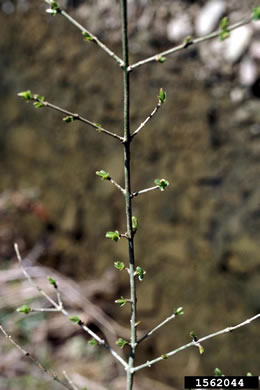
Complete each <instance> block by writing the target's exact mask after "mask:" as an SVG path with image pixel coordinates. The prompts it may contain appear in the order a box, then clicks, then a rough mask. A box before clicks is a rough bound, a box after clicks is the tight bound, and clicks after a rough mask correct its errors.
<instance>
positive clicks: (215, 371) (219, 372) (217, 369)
mask: <svg viewBox="0 0 260 390" xmlns="http://www.w3.org/2000/svg"><path fill="white" fill-rule="evenodd" d="M214 373H215V375H216V376H224V375H223V374H222V372H221V371H220V369H219V368H215V370H214Z"/></svg>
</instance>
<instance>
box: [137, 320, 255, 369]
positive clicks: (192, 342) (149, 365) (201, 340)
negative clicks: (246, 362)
mask: <svg viewBox="0 0 260 390" xmlns="http://www.w3.org/2000/svg"><path fill="white" fill-rule="evenodd" d="M257 318H260V313H259V314H256V315H255V316H254V317H251V318H248V319H247V320H245V321H243V322H241V323H240V324H238V325H235V326H229V327H228V328H225V329H222V330H219V331H218V332H215V333H211V334H210V335H208V336H205V337H202V338H200V339H198V340H196V341H195V340H193V341H191V342H190V343H188V344H185V345H183V346H182V347H180V348H177V349H174V350H173V351H171V352H168V353H166V354H164V355H162V356H160V357H158V358H156V359H153V360H151V361H147V362H146V363H144V364H141V365H140V366H137V367H134V368H132V372H133V373H134V372H136V371H139V370H141V369H142V368H145V367H151V366H152V365H153V364H155V363H158V362H160V361H161V360H164V359H165V358H168V357H170V356H173V355H175V354H176V353H178V352H180V351H183V350H184V349H186V348H189V347H192V346H196V347H197V346H198V344H201V343H202V342H203V341H205V340H208V339H211V338H213V337H216V336H219V335H221V334H224V333H228V332H232V331H233V330H236V329H238V328H241V327H242V326H245V325H248V324H250V323H251V322H253V321H255V320H256V319H257Z"/></svg>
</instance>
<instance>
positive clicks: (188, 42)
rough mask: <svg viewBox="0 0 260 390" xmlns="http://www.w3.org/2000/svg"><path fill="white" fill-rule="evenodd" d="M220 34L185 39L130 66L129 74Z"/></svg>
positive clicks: (247, 19) (244, 22)
mask: <svg viewBox="0 0 260 390" xmlns="http://www.w3.org/2000/svg"><path fill="white" fill-rule="evenodd" d="M252 20H253V15H251V16H250V17H247V18H245V19H243V20H241V21H240V22H238V23H235V24H233V25H231V26H229V27H228V28H227V29H226V31H227V32H229V31H232V30H235V29H237V28H239V27H242V26H244V25H246V24H249V23H250V22H252ZM220 33H221V30H217V31H214V32H213V33H210V34H208V35H205V36H204V37H199V38H194V39H193V38H192V37H187V38H186V39H185V40H184V42H183V43H182V44H180V45H178V46H175V47H173V48H171V49H168V50H165V51H162V52H161V53H157V54H155V55H153V56H151V57H148V58H145V59H144V60H141V61H138V62H136V63H135V64H133V65H130V66H129V67H128V70H129V72H131V71H132V70H134V69H136V68H138V67H139V66H142V65H145V64H148V63H149V62H152V61H157V62H160V59H161V58H164V57H166V56H168V55H170V54H173V53H176V52H178V51H180V50H183V49H186V48H187V47H189V46H192V45H196V44H198V43H201V42H205V41H209V40H210V39H214V38H217V37H219V35H220Z"/></svg>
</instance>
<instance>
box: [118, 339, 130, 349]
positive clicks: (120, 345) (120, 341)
mask: <svg viewBox="0 0 260 390" xmlns="http://www.w3.org/2000/svg"><path fill="white" fill-rule="evenodd" d="M126 344H128V342H127V341H126V340H124V339H122V338H121V337H119V339H117V341H116V345H118V346H119V347H120V348H121V349H123V348H124V346H125V345H126Z"/></svg>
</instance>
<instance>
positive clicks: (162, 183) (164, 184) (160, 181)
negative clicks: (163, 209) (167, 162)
mask: <svg viewBox="0 0 260 390" xmlns="http://www.w3.org/2000/svg"><path fill="white" fill-rule="evenodd" d="M154 182H155V184H156V185H157V186H158V187H160V190H161V191H164V190H165V188H166V187H168V185H169V182H168V181H167V180H165V179H156V180H154Z"/></svg>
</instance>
